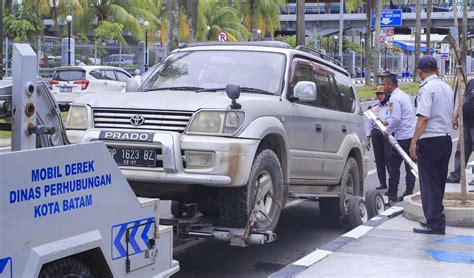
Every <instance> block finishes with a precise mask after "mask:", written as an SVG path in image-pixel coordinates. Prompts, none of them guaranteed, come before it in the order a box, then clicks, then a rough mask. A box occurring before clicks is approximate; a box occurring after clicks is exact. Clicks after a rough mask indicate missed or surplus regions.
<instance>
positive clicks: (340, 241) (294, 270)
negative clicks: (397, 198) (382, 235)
mask: <svg viewBox="0 0 474 278" xmlns="http://www.w3.org/2000/svg"><path fill="white" fill-rule="evenodd" d="M401 205H402V204H401V203H397V204H396V205H394V206H393V207H390V208H389V209H387V210H386V211H384V212H382V213H381V214H379V215H377V216H374V217H372V218H371V219H370V220H369V221H367V222H366V223H364V224H363V225H360V226H359V227H357V228H355V229H352V230H350V231H349V232H347V233H345V234H343V235H342V236H340V237H338V238H336V239H334V240H333V241H330V242H328V243H326V244H324V245H323V246H321V247H320V248H319V249H316V250H315V251H313V252H312V253H310V254H308V255H306V256H305V257H303V258H301V259H299V260H297V261H296V262H293V263H292V264H290V265H287V266H285V267H284V268H282V269H280V270H279V271H277V272H275V273H272V274H271V275H270V276H268V277H269V278H290V277H295V276H296V275H298V274H299V273H301V272H303V271H304V270H306V269H308V268H309V267H311V266H312V265H314V264H315V263H317V262H319V261H321V260H322V259H324V258H326V257H327V256H329V255H331V254H332V253H334V252H336V251H337V250H339V249H341V248H342V247H344V246H345V245H346V244H348V243H351V242H353V241H354V240H356V239H358V238H360V237H362V236H364V235H365V234H366V233H368V232H369V231H370V230H372V229H374V228H375V227H377V226H379V225H381V224H383V223H384V222H386V221H387V220H389V219H391V218H393V217H395V216H398V215H400V214H402V212H403V207H402V206H401Z"/></svg>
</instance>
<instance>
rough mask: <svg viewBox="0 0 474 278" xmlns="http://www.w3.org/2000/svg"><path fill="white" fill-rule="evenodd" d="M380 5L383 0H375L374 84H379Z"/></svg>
mask: <svg viewBox="0 0 474 278" xmlns="http://www.w3.org/2000/svg"><path fill="white" fill-rule="evenodd" d="M382 5H383V1H381V0H379V1H377V4H376V5H375V36H374V44H375V45H374V51H373V54H374V56H373V59H374V71H375V72H374V83H375V85H378V84H379V76H378V71H379V68H380V59H379V57H380V32H381V28H380V15H381V13H382Z"/></svg>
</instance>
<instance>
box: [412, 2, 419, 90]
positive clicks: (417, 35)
mask: <svg viewBox="0 0 474 278" xmlns="http://www.w3.org/2000/svg"><path fill="white" fill-rule="evenodd" d="M420 52H421V0H416V22H415V65H416V63H418V60H419V59H420ZM417 79H418V75H417V74H416V66H415V69H414V72H413V80H414V81H417Z"/></svg>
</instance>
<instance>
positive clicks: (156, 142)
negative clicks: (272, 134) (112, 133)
mask: <svg viewBox="0 0 474 278" xmlns="http://www.w3.org/2000/svg"><path fill="white" fill-rule="evenodd" d="M102 130H103V129H102ZM100 131H101V130H99V129H89V130H87V131H86V132H85V133H84V134H83V138H82V141H83V142H89V141H95V140H98V138H99V133H100ZM120 131H127V130H120ZM133 131H134V130H133ZM147 132H150V131H147ZM68 135H69V134H68ZM75 136H76V137H77V136H78V134H76V135H75ZM259 142H260V140H257V139H241V138H227V137H216V136H196V135H185V134H180V133H177V132H166V131H157V132H154V136H153V141H152V142H147V143H143V142H136V141H116V140H111V141H104V143H105V144H106V145H120V146H133V145H135V146H148V147H158V148H161V152H162V157H160V159H162V167H133V166H120V169H121V170H122V173H123V174H124V175H125V177H126V178H127V180H129V181H132V182H133V181H134V182H145V183H163V184H182V185H204V186H215V187H230V186H244V185H246V184H247V182H248V178H249V176H250V171H251V168H252V163H253V158H254V156H255V153H256V151H257V148H258V144H259ZM185 151H197V152H212V153H213V163H212V165H211V166H210V167H206V168H189V167H187V166H186V163H184V162H185V155H184V154H185Z"/></svg>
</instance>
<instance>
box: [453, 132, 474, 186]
mask: <svg viewBox="0 0 474 278" xmlns="http://www.w3.org/2000/svg"><path fill="white" fill-rule="evenodd" d="M460 142H461V140H459V141H458V146H457V148H456V153H455V154H454V171H453V172H451V177H452V178H454V179H457V180H458V179H460V178H461V145H460V144H461V143H460ZM473 145H474V127H464V150H465V153H464V158H465V162H466V164H467V163H468V162H469V157H470V156H471V153H472V151H473Z"/></svg>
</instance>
